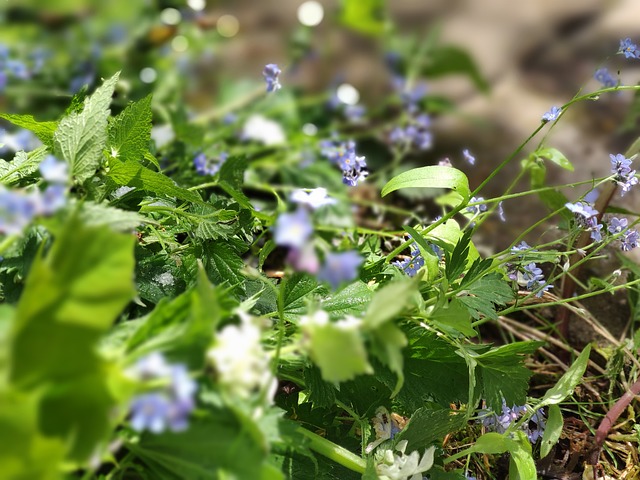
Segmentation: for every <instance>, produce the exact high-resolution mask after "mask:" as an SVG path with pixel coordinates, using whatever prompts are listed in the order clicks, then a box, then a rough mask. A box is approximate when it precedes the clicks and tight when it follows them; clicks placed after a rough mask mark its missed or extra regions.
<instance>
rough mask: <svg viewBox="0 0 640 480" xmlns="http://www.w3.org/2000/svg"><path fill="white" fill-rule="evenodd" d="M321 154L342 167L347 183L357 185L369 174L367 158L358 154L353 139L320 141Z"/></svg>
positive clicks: (344, 180)
mask: <svg viewBox="0 0 640 480" xmlns="http://www.w3.org/2000/svg"><path fill="white" fill-rule="evenodd" d="M320 154H321V155H322V156H324V157H326V158H327V159H329V161H331V162H332V163H334V164H336V165H338V166H339V167H340V168H341V169H342V182H343V183H344V184H346V185H349V186H351V187H355V186H356V185H357V184H358V182H359V181H362V180H364V179H365V178H366V177H367V175H368V171H367V162H366V159H365V157H359V156H358V155H357V154H356V144H355V142H354V141H353V140H349V141H347V142H342V143H340V142H337V141H335V140H323V141H321V142H320Z"/></svg>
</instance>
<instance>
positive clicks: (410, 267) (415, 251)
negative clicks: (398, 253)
mask: <svg viewBox="0 0 640 480" xmlns="http://www.w3.org/2000/svg"><path fill="white" fill-rule="evenodd" d="M391 264H392V265H394V266H396V267H398V268H399V269H400V270H402V271H403V272H404V273H406V274H407V275H409V276H410V277H414V276H415V275H416V273H418V270H420V269H421V268H422V267H423V266H424V258H423V257H422V255H421V254H420V249H419V248H418V246H417V245H416V244H415V243H412V244H411V254H410V255H409V257H407V258H405V259H404V260H397V261H395V262H392V263H391Z"/></svg>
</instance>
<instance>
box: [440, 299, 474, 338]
mask: <svg viewBox="0 0 640 480" xmlns="http://www.w3.org/2000/svg"><path fill="white" fill-rule="evenodd" d="M429 320H431V322H433V324H434V325H436V326H437V327H438V328H440V329H441V330H444V331H445V332H449V333H456V332H460V333H462V334H463V335H465V336H467V337H469V338H473V337H475V336H476V335H478V333H477V332H476V331H475V330H474V329H473V327H472V326H471V316H470V314H469V311H468V310H467V308H466V307H465V306H464V305H463V304H462V303H461V302H460V301H459V300H458V299H456V298H454V299H453V300H451V301H450V302H449V303H448V304H445V305H442V306H440V307H439V308H437V309H435V310H434V311H433V312H432V313H431V315H429Z"/></svg>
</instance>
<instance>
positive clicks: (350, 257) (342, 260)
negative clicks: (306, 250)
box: [318, 250, 363, 289]
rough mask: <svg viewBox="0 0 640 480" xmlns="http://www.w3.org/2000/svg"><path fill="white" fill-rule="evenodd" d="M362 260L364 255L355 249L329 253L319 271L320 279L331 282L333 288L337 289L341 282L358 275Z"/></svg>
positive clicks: (353, 278) (348, 280)
mask: <svg viewBox="0 0 640 480" xmlns="http://www.w3.org/2000/svg"><path fill="white" fill-rule="evenodd" d="M362 261H363V259H362V257H361V256H360V254H359V253H358V252H356V251H355V250H350V251H347V252H341V253H327V255H326V256H325V259H324V263H323V264H322V266H321V267H320V271H319V272H318V279H319V280H321V281H323V282H327V283H329V285H331V287H332V288H333V289H336V288H338V287H339V286H340V284H342V283H344V282H350V281H351V280H355V279H356V278H357V277H358V271H359V269H360V264H362Z"/></svg>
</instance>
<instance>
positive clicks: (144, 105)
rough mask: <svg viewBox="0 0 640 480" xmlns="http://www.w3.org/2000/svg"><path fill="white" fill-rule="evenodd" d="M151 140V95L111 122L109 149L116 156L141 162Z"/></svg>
mask: <svg viewBox="0 0 640 480" xmlns="http://www.w3.org/2000/svg"><path fill="white" fill-rule="evenodd" d="M150 139H151V95H147V96H146V97H145V98H143V99H142V100H139V101H137V102H135V103H132V104H130V105H128V106H127V108H125V109H124V110H123V111H122V112H121V113H120V114H119V115H118V116H117V117H115V118H113V119H112V120H111V121H110V122H109V139H108V142H107V147H108V149H109V150H110V151H111V152H114V153H116V152H117V153H116V154H115V155H114V156H115V157H117V158H119V159H121V160H123V161H125V162H127V161H140V160H141V159H142V158H144V155H145V153H146V152H147V151H148V150H149V140H150Z"/></svg>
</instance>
